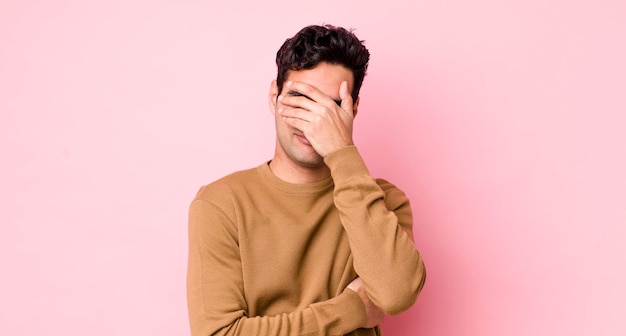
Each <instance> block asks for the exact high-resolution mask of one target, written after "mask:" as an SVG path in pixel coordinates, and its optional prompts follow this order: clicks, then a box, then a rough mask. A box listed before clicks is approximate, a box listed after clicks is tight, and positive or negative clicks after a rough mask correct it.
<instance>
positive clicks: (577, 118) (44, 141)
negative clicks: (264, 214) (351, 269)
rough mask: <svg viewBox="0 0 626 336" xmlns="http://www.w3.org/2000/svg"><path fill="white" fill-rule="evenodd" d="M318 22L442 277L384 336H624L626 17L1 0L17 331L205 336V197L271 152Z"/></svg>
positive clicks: (611, 13) (606, 11) (2, 113)
mask: <svg viewBox="0 0 626 336" xmlns="http://www.w3.org/2000/svg"><path fill="white" fill-rule="evenodd" d="M324 22H326V23H333V24H336V25H342V26H346V27H355V28H357V30H356V32H357V33H358V35H359V37H361V38H362V39H365V40H366V44H367V45H368V47H369V48H370V50H371V52H372V55H373V56H372V60H371V64H370V71H369V75H368V76H367V77H366V80H365V84H364V87H363V90H362V94H361V97H362V98H361V105H360V113H359V116H358V118H357V120H356V125H355V127H356V135H355V136H356V141H357V145H358V146H359V148H360V149H361V152H362V154H363V155H364V157H365V159H366V161H367V163H368V165H369V167H370V170H371V171H372V173H373V174H374V175H376V176H381V177H385V178H387V179H389V180H391V181H393V182H394V183H396V184H397V185H398V186H400V187H401V188H403V189H404V190H405V191H406V192H407V193H408V195H409V196H410V198H411V199H412V204H413V208H414V212H415V219H416V221H415V239H416V242H417V244H418V247H419V249H420V250H421V251H422V253H423V255H424V258H425V260H426V263H427V268H428V280H427V283H426V287H425V289H424V291H423V294H422V295H421V297H420V298H419V300H418V302H417V304H416V305H415V307H414V308H412V309H411V310H409V311H408V312H406V313H403V314H401V315H399V316H396V317H392V318H388V319H387V320H386V322H385V324H384V331H385V335H396V336H398V335H433V336H457V335H481V336H491V335H493V336H495V335H625V334H626V325H625V322H624V321H625V319H624V315H625V309H624V308H623V307H624V302H625V301H626V291H625V286H624V283H625V282H626V272H625V266H624V265H625V264H626V260H625V259H626V258H625V256H626V247H625V245H626V244H624V242H625V239H624V238H625V237H626V230H625V226H626V225H625V224H626V178H625V174H624V172H626V145H625V144H626V141H625V140H626V135H625V134H626V129H625V128H626V127H625V125H626V65H625V64H626V61H625V60H626V48H625V45H626V37H625V32H626V5H625V2H623V1H621V0H614V1H610V0H605V1H582V0H574V1H564V0H563V1H560V0H550V1H545V0H544V1H540V0H531V1H522V0H509V1H496V0H475V1H461V0H449V1H398V2H390V1H356V0H346V1H314V2H310V1H309V2H294V1H266V2H265V3H262V2H260V1H252V0H250V1H230V2H227V1H223V2H219V3H216V2H210V1H187V0H185V1H173V0H172V1H154V0H152V1H147V0H142V1H126V0H124V1H120V0H118V1H78V0H68V1H61V0H59V1H17V0H9V1H7V0H4V1H1V2H0V157H1V160H2V164H1V166H0V169H1V174H0V223H1V226H0V230H1V231H0V265H1V272H2V273H1V277H0V334H1V335H44V334H45V335H70V336H73V335H92V336H100V335H102V336H104V335H107V336H110V335H157V336H160V335H164V336H165V335H189V328H188V322H187V311H186V309H187V308H186V301H185V270H186V260H187V250H186V249H187V236H186V235H187V207H188V205H189V202H190V201H191V199H192V197H193V196H194V194H195V192H196V191H197V189H198V187H199V186H200V185H202V184H206V183H208V182H210V181H212V180H214V179H216V178H218V177H221V176H222V175H224V174H227V173H229V172H232V171H234V170H239V169H244V168H249V167H253V166H256V165H258V164H260V163H261V162H262V161H264V160H267V159H269V158H270V157H271V155H272V153H273V143H274V130H273V123H272V116H271V114H270V113H269V112H268V109H267V101H266V96H267V92H268V89H269V84H270V81H271V80H272V79H273V77H274V76H275V66H274V55H275V52H276V50H277V49H278V47H279V46H280V44H281V43H282V42H283V41H284V39H285V38H287V37H288V36H290V35H292V34H294V33H295V32H296V31H297V30H298V29H299V28H301V27H302V26H304V25H308V24H319V23H324Z"/></svg>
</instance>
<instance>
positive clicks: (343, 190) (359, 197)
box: [325, 147, 425, 314]
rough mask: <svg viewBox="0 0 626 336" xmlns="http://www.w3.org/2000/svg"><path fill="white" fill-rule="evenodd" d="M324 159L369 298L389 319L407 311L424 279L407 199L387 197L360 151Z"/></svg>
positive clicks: (397, 195) (398, 193)
mask: <svg viewBox="0 0 626 336" xmlns="http://www.w3.org/2000/svg"><path fill="white" fill-rule="evenodd" d="M325 160H326V163H327V165H328V166H329V167H330V168H331V174H332V176H333V180H334V182H335V195H334V199H335V205H336V207H337V208H338V210H339V212H340V218H341V222H342V225H343V227H344V229H345V231H346V233H347V236H348V240H349V243H350V248H351V250H352V253H353V256H354V268H355V271H356V272H357V273H358V274H359V276H360V277H361V278H362V279H363V283H364V287H365V289H366V291H367V293H368V295H369V296H370V297H371V299H372V301H373V302H374V303H375V304H376V305H377V306H379V307H380V308H381V309H382V310H383V311H385V313H387V314H395V313H399V312H401V311H403V310H406V309H408V308H409V307H410V306H411V305H412V304H413V303H414V301H415V299H416V297H417V294H418V293H419V291H420V290H421V288H422V286H423V283H424V279H425V269H424V264H423V262H422V259H421V256H420V254H419V252H418V251H417V250H416V249H415V245H414V243H413V237H412V215H411V211H410V206H409V204H408V199H406V197H405V196H404V194H403V193H402V192H401V191H400V190H398V189H395V188H394V189H392V190H391V191H390V193H395V194H389V195H386V194H385V191H383V190H382V188H381V187H380V186H379V185H378V183H377V182H376V181H375V180H374V179H373V178H372V177H371V176H370V175H369V172H368V170H367V168H366V166H365V164H364V162H363V160H362V158H361V156H360V155H359V153H358V151H357V150H356V148H355V147H350V148H345V149H342V150H340V151H338V152H335V153H332V154H331V155H329V156H328V157H326V159H325ZM386 197H387V198H388V199H387V200H386ZM386 202H387V203H388V204H387V203H386Z"/></svg>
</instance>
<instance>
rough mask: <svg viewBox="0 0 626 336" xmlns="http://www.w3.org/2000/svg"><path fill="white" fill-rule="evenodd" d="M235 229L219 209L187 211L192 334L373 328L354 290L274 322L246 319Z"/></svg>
mask: <svg viewBox="0 0 626 336" xmlns="http://www.w3.org/2000/svg"><path fill="white" fill-rule="evenodd" d="M241 267H242V263H241V256H240V253H239V246H238V235H237V227H236V225H235V223H234V221H233V220H232V219H231V218H229V215H227V214H226V212H224V211H223V210H222V209H221V208H220V207H218V206H216V205H215V204H213V203H211V202H208V201H205V200H194V201H193V202H192V204H191V206H190V210H189V264H188V270H187V302H188V308H189V318H190V323H191V333H192V335H193V336H208V335H284V336H292V335H343V334H346V333H349V332H351V331H353V330H355V329H357V328H361V327H366V326H368V327H369V325H370V324H372V323H373V321H372V319H371V318H370V317H368V316H367V315H366V303H367V302H365V301H363V298H362V297H360V295H359V293H358V291H357V290H355V289H354V288H352V290H345V291H344V292H343V293H342V294H340V295H339V296H337V297H334V298H332V299H329V300H327V301H323V302H318V303H314V304H311V305H309V306H308V307H306V308H304V309H302V310H298V311H294V312H290V313H285V314H280V315H276V316H256V317H250V316H247V305H246V300H245V296H244V283H243V275H242V268H241Z"/></svg>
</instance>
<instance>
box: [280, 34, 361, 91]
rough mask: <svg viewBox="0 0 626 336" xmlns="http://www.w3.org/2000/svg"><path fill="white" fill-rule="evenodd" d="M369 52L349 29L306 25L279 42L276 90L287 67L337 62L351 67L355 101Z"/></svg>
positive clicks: (285, 75) (298, 67) (281, 87)
mask: <svg viewBox="0 0 626 336" xmlns="http://www.w3.org/2000/svg"><path fill="white" fill-rule="evenodd" d="M369 58H370V53H369V51H368V50H367V48H365V46H364V45H363V41H361V40H359V39H358V38H357V37H356V35H354V33H353V32H352V30H346V29H345V28H341V27H335V26H332V25H323V26H317V25H313V26H307V27H304V28H302V30H300V31H299V32H298V33H297V34H296V35H294V36H293V37H292V38H289V39H287V40H286V41H285V43H283V45H282V46H281V47H280V49H279V50H278V52H277V53H276V65H277V66H278V76H277V78H276V82H277V83H276V84H277V86H278V92H279V93H281V92H282V90H283V84H284V82H285V79H286V78H287V75H288V74H289V71H290V70H303V69H311V68H313V67H315V66H316V65H317V64H318V63H320V62H326V63H329V64H339V65H342V66H344V67H346V68H347V69H350V70H351V71H352V74H353V76H354V87H353V88H352V99H353V101H356V99H357V98H358V97H359V91H360V90H361V85H362V84H363V78H364V77H365V73H366V71H367V65H368V62H369Z"/></svg>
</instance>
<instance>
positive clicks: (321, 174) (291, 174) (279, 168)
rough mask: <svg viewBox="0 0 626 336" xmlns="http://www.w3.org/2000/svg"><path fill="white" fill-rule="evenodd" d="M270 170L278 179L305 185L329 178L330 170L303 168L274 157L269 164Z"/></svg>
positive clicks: (325, 167) (322, 167)
mask: <svg viewBox="0 0 626 336" xmlns="http://www.w3.org/2000/svg"><path fill="white" fill-rule="evenodd" d="M269 166H270V170H271V171H272V173H274V175H276V177H278V178H279V179H281V180H283V181H285V182H289V183H294V184H305V183H314V182H319V181H322V180H324V179H325V178H327V177H328V176H330V169H328V167H327V166H326V165H321V166H318V167H303V166H300V165H297V164H296V163H295V162H292V161H290V160H281V158H278V157H274V159H272V161H270V163H269Z"/></svg>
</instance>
